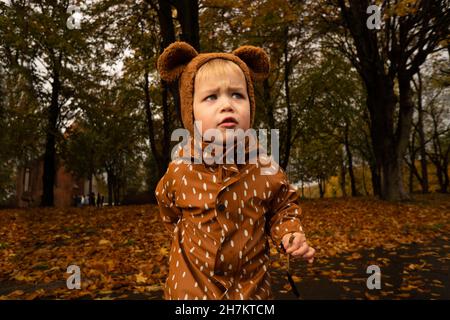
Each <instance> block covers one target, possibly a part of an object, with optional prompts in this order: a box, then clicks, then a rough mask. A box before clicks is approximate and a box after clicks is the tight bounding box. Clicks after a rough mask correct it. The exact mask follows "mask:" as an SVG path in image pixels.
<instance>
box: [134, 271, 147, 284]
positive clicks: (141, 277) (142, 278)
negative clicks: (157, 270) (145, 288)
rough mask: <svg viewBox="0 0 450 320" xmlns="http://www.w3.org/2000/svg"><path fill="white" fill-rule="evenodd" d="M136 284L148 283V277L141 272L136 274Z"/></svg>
mask: <svg viewBox="0 0 450 320" xmlns="http://www.w3.org/2000/svg"><path fill="white" fill-rule="evenodd" d="M135 276H136V282H137V283H146V282H147V279H148V278H147V277H146V276H145V275H144V274H143V273H142V272H141V273H139V274H136V275H135Z"/></svg>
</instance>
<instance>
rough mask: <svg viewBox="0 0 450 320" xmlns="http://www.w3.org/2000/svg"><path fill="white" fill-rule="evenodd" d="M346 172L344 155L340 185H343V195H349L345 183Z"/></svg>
mask: <svg viewBox="0 0 450 320" xmlns="http://www.w3.org/2000/svg"><path fill="white" fill-rule="evenodd" d="M345 174H346V170H345V159H344V156H342V162H341V181H340V186H341V192H342V196H343V197H346V196H347V190H346V188H345V185H346V181H345Z"/></svg>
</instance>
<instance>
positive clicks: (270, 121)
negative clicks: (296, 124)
mask: <svg viewBox="0 0 450 320" xmlns="http://www.w3.org/2000/svg"><path fill="white" fill-rule="evenodd" d="M263 90H264V103H265V110H266V117H267V125H268V126H269V129H275V127H276V126H275V117H274V113H273V104H272V100H271V94H270V85H269V79H264V81H263Z"/></svg>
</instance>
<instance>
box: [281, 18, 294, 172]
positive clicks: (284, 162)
mask: <svg viewBox="0 0 450 320" xmlns="http://www.w3.org/2000/svg"><path fill="white" fill-rule="evenodd" d="M288 57H289V27H288V26H286V27H285V28H284V89H285V96H286V108H287V120H286V136H285V139H284V143H285V145H284V157H283V159H282V161H281V167H282V168H283V169H285V170H286V168H287V165H288V163H289V155H290V152H291V139H292V110H291V99H290V90H289V89H290V88H289V75H290V73H291V66H290V61H289V58H288Z"/></svg>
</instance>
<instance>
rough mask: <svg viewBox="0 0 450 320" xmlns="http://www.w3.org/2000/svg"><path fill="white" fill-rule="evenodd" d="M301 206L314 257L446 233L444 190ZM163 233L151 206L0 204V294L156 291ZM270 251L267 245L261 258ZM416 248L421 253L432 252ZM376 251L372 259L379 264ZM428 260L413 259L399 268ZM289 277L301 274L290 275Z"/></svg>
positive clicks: (448, 208)
mask: <svg viewBox="0 0 450 320" xmlns="http://www.w3.org/2000/svg"><path fill="white" fill-rule="evenodd" d="M301 207H302V211H303V215H302V222H303V226H304V230H305V231H306V235H307V238H308V241H309V243H310V244H311V245H312V246H313V247H314V248H315V249H316V251H317V254H316V259H321V258H326V259H330V258H332V257H334V256H337V255H340V254H343V253H348V255H347V256H346V260H348V261H356V260H359V259H361V254H360V253H359V252H357V251H359V250H362V249H367V248H375V247H380V246H381V247H383V248H386V249H393V248H396V247H398V246H399V245H401V244H405V243H411V242H416V243H419V244H420V243H423V242H426V241H431V240H432V239H434V238H436V237H440V238H441V239H443V238H444V239H447V241H448V235H449V228H450V224H449V222H450V221H449V220H450V197H448V196H439V197H438V196H437V195H427V196H421V198H420V199H419V200H418V201H415V202H410V203H388V202H384V201H380V200H376V199H373V198H347V199H321V200H305V201H301ZM170 241H171V237H170V234H169V233H168V232H167V231H166V230H165V229H164V226H163V225H162V223H161V221H160V218H159V215H158V208H157V207H156V206H155V205H145V206H122V207H112V208H102V209H97V208H92V207H87V208H68V209H56V208H55V209H48V208H47V209H44V208H36V209H27V210H25V209H14V210H2V211H0V299H38V298H46V299H76V298H83V299H120V298H127V297H129V295H130V294H138V295H139V294H140V295H151V294H153V293H155V292H158V291H159V292H160V290H162V286H163V284H164V281H165V278H166V276H167V271H168V270H167V268H168V255H169V251H170ZM276 254H277V251H276V249H275V248H274V247H273V246H272V247H271V256H273V255H276ZM421 255H422V257H423V258H425V257H426V256H428V255H429V256H432V255H433V252H428V253H427V252H425V253H421ZM422 257H421V258H422ZM369 258H370V257H369ZM444 258H446V257H444ZM383 259H385V260H378V261H377V262H378V263H389V259H388V258H383ZM383 261H384V262H383ZM315 263H316V262H315ZM70 265H77V266H79V267H80V270H81V289H79V290H69V289H68V288H67V287H66V280H67V279H68V277H69V276H70V274H69V273H67V268H68V266H70ZM272 267H273V268H278V269H284V268H285V267H286V264H285V259H280V261H274V262H273V263H272ZM431 267H432V266H429V265H427V264H426V263H425V262H424V261H421V260H418V261H417V263H411V264H410V265H408V266H407V267H406V268H405V269H404V271H406V272H414V271H416V270H418V269H425V268H431ZM318 272H319V274H320V270H318ZM340 272H341V271H340V270H323V272H321V276H325V277H330V278H335V279H337V280H338V279H339V277H340V276H342V273H340ZM293 279H294V281H295V282H296V283H298V282H300V281H301V280H302V279H301V278H299V277H297V276H295V275H294V276H293ZM341 282H344V283H345V282H346V281H341ZM8 285H9V286H8ZM19 285H20V286H19ZM387 285H388V284H387ZM418 285H419V284H418V283H414V282H409V283H406V282H405V285H404V286H403V287H402V292H401V293H399V295H404V296H405V297H406V295H407V294H408V292H409V291H410V290H413V289H414V288H415V287H417V286H418ZM435 285H436V286H442V284H441V283H435ZM8 288H9V289H8ZM283 289H284V290H289V287H288V286H285V288H283ZM365 298H367V299H373V298H374V296H373V295H372V294H366V296H365Z"/></svg>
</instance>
